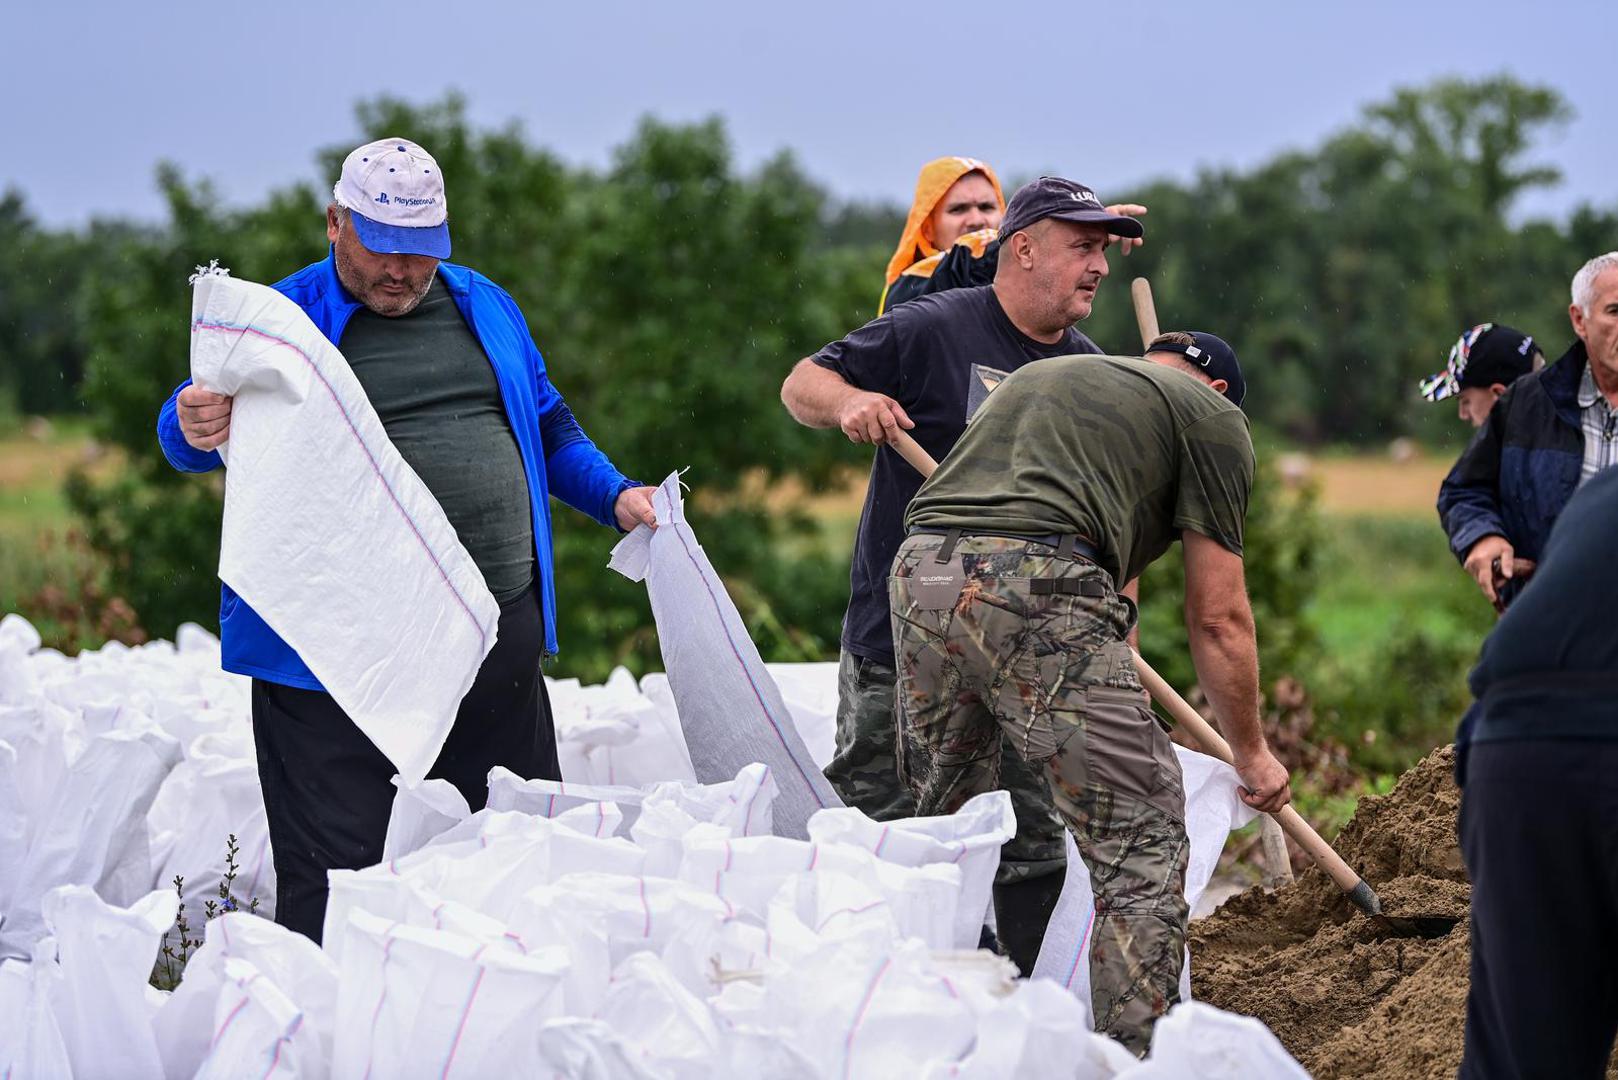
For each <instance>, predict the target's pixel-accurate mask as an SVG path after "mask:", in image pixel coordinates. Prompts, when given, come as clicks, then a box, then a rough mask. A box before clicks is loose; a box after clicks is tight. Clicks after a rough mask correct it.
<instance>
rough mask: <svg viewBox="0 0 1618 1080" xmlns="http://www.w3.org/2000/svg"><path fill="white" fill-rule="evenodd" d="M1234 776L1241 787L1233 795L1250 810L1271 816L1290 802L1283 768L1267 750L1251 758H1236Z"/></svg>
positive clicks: (1289, 782) (1290, 787)
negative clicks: (1237, 796) (1240, 783)
mask: <svg viewBox="0 0 1618 1080" xmlns="http://www.w3.org/2000/svg"><path fill="white" fill-rule="evenodd" d="M1236 774H1237V775H1238V776H1240V777H1241V778H1242V786H1241V787H1239V788H1237V789H1236V793H1237V794H1238V795H1240V796H1241V799H1242V802H1244V803H1246V804H1247V805H1248V806H1251V807H1252V808H1253V809H1254V810H1258V811H1261V812H1263V813H1266V814H1273V813H1275V812H1276V811H1277V810H1279V809H1281V807H1283V806H1285V805H1286V804H1287V803H1289V802H1291V801H1292V783H1291V780H1290V779H1289V778H1288V777H1287V767H1286V766H1285V765H1283V764H1281V763H1280V762H1279V761H1277V760H1276V758H1275V755H1274V754H1272V753H1270V751H1269V748H1268V747H1262V748H1260V749H1259V750H1258V751H1257V752H1256V753H1254V754H1252V755H1251V756H1248V757H1238V758H1237V759H1236Z"/></svg>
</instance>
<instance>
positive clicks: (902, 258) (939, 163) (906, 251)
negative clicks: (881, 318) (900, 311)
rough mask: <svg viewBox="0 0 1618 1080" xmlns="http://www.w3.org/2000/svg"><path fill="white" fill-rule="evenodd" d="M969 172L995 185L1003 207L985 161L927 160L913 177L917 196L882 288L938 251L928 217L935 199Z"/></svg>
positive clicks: (996, 183) (997, 181)
mask: <svg viewBox="0 0 1618 1080" xmlns="http://www.w3.org/2000/svg"><path fill="white" fill-rule="evenodd" d="M971 172H980V173H982V174H983V175H984V176H987V177H988V178H989V183H990V184H992V185H993V186H994V195H995V198H996V199H998V200H1000V206H1001V208H1002V209H1004V208H1005V205H1006V196H1005V192H1003V191H1001V190H1000V178H999V177H998V176H996V175H995V174H994V170H993V169H991V168H990V167H989V166H988V164H987V163H986V162H982V161H979V160H978V159H977V158H969V157H941V158H935V159H934V160H932V161H929V162H928V163H927V164H925V165H923V166H922V167H921V176H920V177H918V178H917V180H916V199H915V201H914V202H913V203H911V204H910V216H909V217H907V218H906V219H905V228H904V232H903V233H901V234H900V235H899V246H898V247H897V248H895V249H894V251H893V258H891V259H889V260H888V274H887V280H886V281H885V283H884V287H886V286H888V285H892V284H893V283H894V282H895V281H897V280H898V279H899V275H900V274H902V273H904V272H905V271H906V270H907V269H909V268H910V267H911V266H912V265H914V264H915V263H918V262H920V261H922V260H923V259H928V258H932V257H933V256H935V255H937V254H938V253H939V251H938V249H937V248H936V247H934V246H933V242H932V239H933V238H932V236H931V235H930V229H929V227H928V219H929V218H931V217H932V216H933V211H934V210H935V209H937V208H938V201H939V200H940V199H942V198H943V197H944V193H945V192H946V191H948V190H949V189H950V186H951V185H952V184H954V183H955V181H957V180H959V179H960V178H961V177H963V176H965V175H966V174H967V173H971Z"/></svg>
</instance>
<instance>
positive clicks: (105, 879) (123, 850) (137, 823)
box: [0, 729, 224, 956]
mask: <svg viewBox="0 0 1618 1080" xmlns="http://www.w3.org/2000/svg"><path fill="white" fill-rule="evenodd" d="M40 753H41V754H43V755H46V756H50V755H51V751H50V750H49V748H48V743H47V744H42V745H41V747H40ZM179 758H180V747H179V744H178V743H177V742H176V741H175V740H174V739H172V738H170V737H169V736H167V735H164V734H163V733H162V732H161V731H157V730H154V729H147V730H144V731H141V732H139V733H135V732H128V731H109V732H106V733H104V734H101V735H97V736H95V737H94V738H92V739H91V740H90V741H89V743H88V745H87V746H86V747H85V749H84V751H83V752H82V753H81V754H79V755H78V757H77V759H75V760H74V761H73V763H72V764H71V765H69V766H68V767H67V768H66V769H65V770H62V771H61V772H60V773H59V776H60V779H59V780H58V781H56V782H55V783H54V784H53V788H52V790H50V791H49V792H41V793H39V795H38V796H37V797H36V798H33V799H30V800H29V805H30V807H31V812H30V814H29V817H30V819H31V820H30V828H29V838H28V844H27V851H26V853H24V855H23V857H22V860H21V865H16V866H0V919H3V922H0V955H10V956H25V955H28V953H29V952H30V951H31V949H32V943H33V941H34V940H35V939H36V938H37V937H39V935H40V934H41V933H42V932H43V925H44V923H43V916H42V914H41V905H42V903H43V901H44V899H45V896H46V894H47V893H48V892H49V891H50V890H52V889H54V888H56V887H57V886H60V885H85V886H91V887H93V888H94V889H95V891H96V893H98V894H100V895H101V896H102V897H103V898H104V899H106V900H107V901H108V902H110V903H113V904H128V903H132V902H133V901H134V900H136V899H137V898H138V897H140V896H141V895H142V894H144V893H145V892H147V891H148V890H149V889H151V887H152V885H153V884H154V881H153V874H152V860H151V851H150V842H149V838H148V836H147V831H146V813H147V811H148V810H149V809H150V808H151V805H152V801H153V800H154V799H155V798H156V797H157V792H158V788H159V787H160V786H161V784H162V783H163V779H164V777H166V776H167V775H168V774H169V771H170V770H171V769H172V768H173V767H174V765H175V763H176V762H178V761H179ZM39 766H43V767H44V768H45V769H47V770H51V771H53V772H54V771H55V770H56V769H59V768H60V766H59V765H57V764H54V763H51V762H49V761H41V760H40V757H39V756H38V755H36V756H32V757H31V758H28V759H25V758H24V757H23V756H22V755H21V754H19V755H18V756H17V758H16V759H15V760H14V761H12V759H11V758H10V756H9V755H0V770H7V769H8V768H14V769H16V770H18V771H24V770H29V769H32V768H35V767H39ZM12 784H15V786H16V788H17V789H18V790H20V791H24V792H26V791H27V790H28V789H29V787H30V786H31V785H30V784H28V783H27V781H26V780H25V779H24V778H17V779H14V780H12V781H9V782H8V781H7V780H6V778H5V777H4V776H0V790H3V789H4V788H6V787H8V786H11V785H12ZM25 798H26V796H25ZM223 841H224V837H223V836H221V837H220V842H221V846H220V853H221V855H223V852H224V848H223Z"/></svg>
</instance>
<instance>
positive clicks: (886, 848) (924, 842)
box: [809, 791, 1017, 949]
mask: <svg viewBox="0 0 1618 1080" xmlns="http://www.w3.org/2000/svg"><path fill="white" fill-rule="evenodd" d="M1016 832H1017V815H1016V812H1015V811H1014V810H1012V808H1011V795H1010V794H1009V793H1007V792H1005V791H989V792H985V793H984V794H982V795H976V796H973V797H972V798H971V799H968V800H967V802H966V805H964V806H962V807H961V808H960V809H959V810H957V811H956V812H955V813H953V814H944V815H939V816H937V817H916V818H900V819H898V820H896V821H873V820H872V819H871V818H869V817H866V816H865V814H864V813H863V812H861V811H860V810H859V809H857V808H855V807H842V808H840V809H836V810H822V811H820V812H819V813H818V814H816V815H815V816H814V817H812V818H810V819H809V838H810V839H811V840H815V841H817V842H819V843H824V844H830V843H845V844H854V845H855V846H857V847H862V848H864V849H865V850H867V851H869V852H870V853H871V854H873V855H875V856H876V857H877V858H879V859H882V860H883V861H884V862H892V863H898V864H899V865H901V866H925V865H927V864H929V863H949V864H951V865H954V866H958V867H960V870H961V898H960V902H959V904H958V905H957V906H956V912H955V948H957V949H975V948H977V947H978V940H979V937H980V935H981V932H982V928H983V919H984V916H985V915H986V914H987V913H988V910H989V900H990V897H991V895H992V891H993V888H994V875H995V871H996V870H998V869H999V868H1000V848H1001V845H1003V844H1004V843H1005V842H1006V841H1007V840H1010V839H1011V838H1012V836H1014V835H1016Z"/></svg>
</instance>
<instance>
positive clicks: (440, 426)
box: [338, 277, 534, 603]
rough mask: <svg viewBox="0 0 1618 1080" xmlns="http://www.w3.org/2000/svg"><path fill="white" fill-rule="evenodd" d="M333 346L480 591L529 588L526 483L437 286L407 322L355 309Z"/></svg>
mask: <svg viewBox="0 0 1618 1080" xmlns="http://www.w3.org/2000/svg"><path fill="white" fill-rule="evenodd" d="M338 347H339V348H340V349H341V350H342V353H343V356H344V358H345V359H347V360H348V365H349V367H351V368H353V369H354V375H355V377H356V378H358V379H359V381H360V386H362V387H364V389H365V396H366V397H367V398H369V399H370V401H371V406H372V407H373V408H375V409H376V413H377V416H378V417H380V418H381V420H382V427H383V428H384V429H386V431H387V433H388V439H389V440H390V441H391V442H392V443H393V445H394V446H395V447H397V448H398V450H399V454H400V456H401V457H403V458H404V459H405V463H406V464H408V465H409V466H410V467H411V468H412V469H414V470H415V472H416V475H417V476H419V477H420V478H421V482H422V483H424V484H426V485H427V490H428V491H430V492H432V493H433V497H434V498H435V499H437V500H438V505H439V506H441V507H443V509H444V516H445V517H447V518H449V523H450V524H451V525H453V526H454V527H455V533H456V535H457V536H459V537H460V539H461V544H462V545H463V546H465V548H466V551H467V554H469V555H471V556H472V561H473V562H475V563H477V566H478V569H479V570H481V571H483V580H484V582H485V583H486V584H487V585H488V586H489V591H490V592H491V593H493V594H494V598H495V599H496V600H497V601H499V602H500V603H506V602H507V601H510V600H514V599H516V598H517V597H518V596H520V595H521V594H522V591H523V590H524V589H526V588H528V586H529V585H530V584H532V583H533V580H534V519H533V508H532V506H531V505H530V503H529V493H528V476H527V474H526V473H524V472H523V467H522V454H521V452H520V451H519V450H518V449H517V439H516V436H514V435H513V434H512V433H511V421H510V420H509V419H508V418H507V416H506V407H505V402H504V399H502V398H501V396H500V385H499V383H497V382H496V381H495V376H494V367H493V365H491V364H490V363H489V358H488V357H487V356H486V355H484V352H483V346H482V345H481V344H479V342H478V339H477V336H476V335H475V334H473V333H472V328H471V327H469V326H467V325H466V320H465V319H462V318H461V312H460V309H459V308H457V307H456V306H455V299H454V297H452V296H450V294H449V289H447V288H446V287H445V286H444V281H443V279H442V278H439V277H434V278H433V284H432V288H430V289H429V290H428V291H427V295H426V296H424V297H422V300H421V303H419V304H417V305H416V307H415V308H414V309H413V310H411V311H410V312H409V313H408V314H405V315H400V316H397V317H394V318H389V317H387V316H384V315H378V314H376V313H375V312H374V311H371V310H370V309H368V308H364V307H362V308H360V309H359V310H358V311H356V312H355V313H354V315H353V317H352V318H351V319H350V320H349V322H348V326H347V327H346V328H345V329H344V330H343V337H342V341H341V342H339V344H338Z"/></svg>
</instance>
